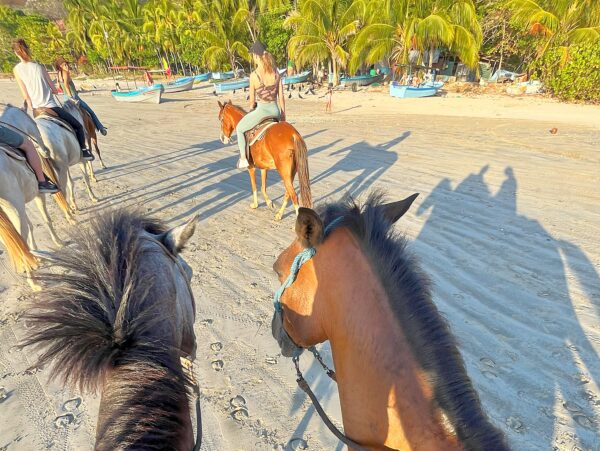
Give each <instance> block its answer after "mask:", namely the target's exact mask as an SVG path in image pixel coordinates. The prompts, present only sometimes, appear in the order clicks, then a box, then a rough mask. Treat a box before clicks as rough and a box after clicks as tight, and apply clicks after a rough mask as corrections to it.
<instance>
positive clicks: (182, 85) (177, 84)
mask: <svg viewBox="0 0 600 451" xmlns="http://www.w3.org/2000/svg"><path fill="white" fill-rule="evenodd" d="M193 85H194V77H183V78H178V79H177V80H175V81H172V82H170V83H167V84H166V85H165V92H182V91H189V90H190V89H192V86H193Z"/></svg>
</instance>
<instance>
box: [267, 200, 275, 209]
mask: <svg viewBox="0 0 600 451" xmlns="http://www.w3.org/2000/svg"><path fill="white" fill-rule="evenodd" d="M267 207H269V208H270V209H271V210H275V205H274V204H273V202H271V201H269V202H267Z"/></svg>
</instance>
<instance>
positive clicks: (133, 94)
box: [111, 84, 165, 103]
mask: <svg viewBox="0 0 600 451" xmlns="http://www.w3.org/2000/svg"><path fill="white" fill-rule="evenodd" d="M164 90H165V88H164V86H163V85H160V84H158V85H152V86H146V87H143V88H139V89H132V90H129V91H111V94H112V96H113V98H114V99H115V100H116V101H118V102H147V103H160V98H161V96H162V93H163V92H164Z"/></svg>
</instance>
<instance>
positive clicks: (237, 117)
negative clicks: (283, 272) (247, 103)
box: [230, 107, 246, 127]
mask: <svg viewBox="0 0 600 451" xmlns="http://www.w3.org/2000/svg"><path fill="white" fill-rule="evenodd" d="M230 111H231V113H230V115H231V118H232V121H233V126H234V127H237V125H238V124H239V122H240V121H241V120H242V118H243V117H244V116H245V115H246V113H244V112H243V111H242V110H240V109H238V108H235V107H231V109H230Z"/></svg>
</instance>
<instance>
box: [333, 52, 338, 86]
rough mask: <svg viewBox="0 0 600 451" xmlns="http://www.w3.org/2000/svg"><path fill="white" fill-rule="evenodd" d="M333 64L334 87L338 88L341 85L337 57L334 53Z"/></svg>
mask: <svg viewBox="0 0 600 451" xmlns="http://www.w3.org/2000/svg"><path fill="white" fill-rule="evenodd" d="M331 62H332V64H333V86H337V85H338V84H339V80H338V64H337V61H336V60H335V56H334V55H333V53H332V54H331Z"/></svg>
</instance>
